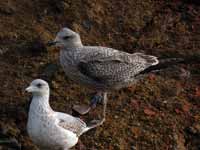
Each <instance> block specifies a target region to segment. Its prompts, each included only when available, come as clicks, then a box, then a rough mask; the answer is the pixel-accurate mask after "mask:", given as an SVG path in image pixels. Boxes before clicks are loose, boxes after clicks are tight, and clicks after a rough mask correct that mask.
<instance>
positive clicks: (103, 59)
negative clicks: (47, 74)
mask: <svg viewBox="0 0 200 150" xmlns="http://www.w3.org/2000/svg"><path fill="white" fill-rule="evenodd" d="M49 45H55V46H58V47H60V49H61V50H60V63H61V65H62V67H63V69H64V71H65V73H66V75H67V76H68V77H69V78H70V79H71V80H73V81H76V82H77V83H79V84H82V85H84V86H87V87H90V88H92V89H95V90H96V91H97V94H96V95H95V96H94V98H93V99H92V101H91V105H90V107H88V108H87V107H86V108H85V109H81V108H82V107H81V106H75V107H74V109H75V110H76V111H78V112H79V113H80V114H85V113H87V112H88V111H89V110H90V108H91V106H96V103H97V102H98V101H99V100H100V99H101V98H102V97H103V104H104V111H103V116H104V117H105V110H106V103H107V92H108V91H110V90H113V89H120V88H122V87H127V86H129V85H131V84H133V83H135V82H136V81H137V80H138V79H141V78H142V77H143V76H144V74H143V73H142V74H140V72H142V71H144V70H145V69H147V68H149V67H150V66H154V65H156V64H158V62H159V61H158V59H157V57H155V56H151V55H145V54H142V53H133V54H129V53H126V52H123V51H119V50H116V49H113V48H108V47H101V46H84V45H83V44H82V42H81V39H80V36H79V34H78V33H76V32H74V31H72V30H70V29H69V28H63V29H61V30H60V31H59V32H58V33H57V36H56V38H55V40H54V41H52V42H50V43H49Z"/></svg>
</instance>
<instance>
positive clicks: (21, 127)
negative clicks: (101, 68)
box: [0, 0, 200, 150]
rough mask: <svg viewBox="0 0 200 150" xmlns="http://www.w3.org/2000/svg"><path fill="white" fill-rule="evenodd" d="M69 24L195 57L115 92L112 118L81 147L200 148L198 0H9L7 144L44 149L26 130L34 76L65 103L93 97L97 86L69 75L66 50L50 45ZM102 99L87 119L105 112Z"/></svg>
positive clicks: (1, 31)
mask: <svg viewBox="0 0 200 150" xmlns="http://www.w3.org/2000/svg"><path fill="white" fill-rule="evenodd" d="M63 26H67V27H70V28H72V29H73V30H75V31H77V32H79V33H80V34H81V37H82V40H83V43H84V44H85V45H102V46H108V47H113V48H116V49H120V50H123V51H126V52H130V53H133V52H144V53H146V54H152V55H156V56H158V57H161V58H169V57H182V58H185V59H187V62H186V63H185V64H182V65H176V66H174V67H172V68H168V69H165V70H163V71H161V72H160V73H157V74H150V75H149V77H147V78H145V79H144V80H143V81H141V82H139V83H138V84H137V85H134V86H132V87H129V88H124V89H121V90H119V91H114V92H112V93H110V94H109V104H108V111H107V113H108V115H107V120H106V122H105V123H104V124H103V126H101V127H99V128H97V129H95V130H93V131H90V132H88V133H86V134H84V135H83V136H82V137H81V138H80V141H81V142H80V143H79V144H78V145H77V146H76V147H75V148H74V150H79V149H82V150H167V149H168V150H199V149H200V141H199V139H200V111H199V110H200V80H199V79H200V71H199V70H200V61H199V60H200V59H199V58H200V28H199V26H200V2H199V1H198V0H171V1H165V0H160V1H152V0H143V1H141V0H118V1H117V0H101V1H100V0H76V1H74V0H60V1H57V0H1V1H0V83H1V86H0V150H8V149H9V148H12V149H19V147H20V146H21V148H22V149H23V150H36V149H37V148H36V147H35V146H34V144H33V143H32V142H31V140H30V139H29V138H28V135H27V132H26V122H27V108H28V107H27V106H28V101H29V97H30V95H27V94H25V93H24V89H25V87H27V86H28V84H29V83H30V81H32V80H33V79H35V78H45V79H47V80H48V81H49V83H50V86H51V105H52V107H53V108H54V109H56V110H58V111H63V112H68V113H70V112H71V106H72V104H77V103H85V104H87V103H89V101H88V99H89V98H90V97H91V95H92V92H93V91H91V90H88V89H84V88H83V87H80V86H79V85H76V84H74V83H73V82H71V81H69V80H68V79H67V77H65V75H64V72H63V70H62V69H61V68H60V65H59V63H58V54H59V52H58V50H56V49H54V48H48V47H46V45H45V43H46V42H47V41H48V40H51V39H53V38H54V37H55V34H56V32H57V31H58V30H59V29H60V28H61V27H63ZM101 107H102V106H98V108H97V109H96V110H94V111H92V112H91V113H90V114H89V115H88V116H83V119H86V120H88V119H92V118H99V117H100V113H101ZM2 142H3V143H2ZM6 143H7V144H6ZM8 147H9V148H8Z"/></svg>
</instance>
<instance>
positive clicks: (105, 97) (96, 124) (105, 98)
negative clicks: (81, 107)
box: [88, 92, 108, 129]
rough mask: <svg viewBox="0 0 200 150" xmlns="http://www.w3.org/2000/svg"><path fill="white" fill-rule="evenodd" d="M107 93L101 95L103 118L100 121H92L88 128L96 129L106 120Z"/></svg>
mask: <svg viewBox="0 0 200 150" xmlns="http://www.w3.org/2000/svg"><path fill="white" fill-rule="evenodd" d="M107 101H108V98H107V93H106V92H104V93H103V118H102V119H101V120H92V121H91V122H90V125H89V126H88V127H89V128H90V129H93V128H96V127H98V126H100V125H102V124H103V123H104V121H105V120H106V108H107Z"/></svg>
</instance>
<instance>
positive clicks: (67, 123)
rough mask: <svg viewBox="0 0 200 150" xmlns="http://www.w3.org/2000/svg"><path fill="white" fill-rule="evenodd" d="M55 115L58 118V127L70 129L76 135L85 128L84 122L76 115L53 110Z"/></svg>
mask: <svg viewBox="0 0 200 150" xmlns="http://www.w3.org/2000/svg"><path fill="white" fill-rule="evenodd" d="M55 115H56V118H57V119H58V120H59V122H58V125H59V126H60V127H62V128H64V129H66V130H70V131H72V132H73V133H75V134H76V135H77V136H80V135H81V134H82V133H83V132H84V131H85V130H86V129H87V126H86V123H85V122H84V121H82V120H81V119H79V118H77V117H73V116H71V115H69V114H65V113H61V112H55Z"/></svg>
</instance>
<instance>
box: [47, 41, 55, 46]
mask: <svg viewBox="0 0 200 150" xmlns="http://www.w3.org/2000/svg"><path fill="white" fill-rule="evenodd" d="M57 43H58V41H49V42H47V46H54V45H56V44H57Z"/></svg>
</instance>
